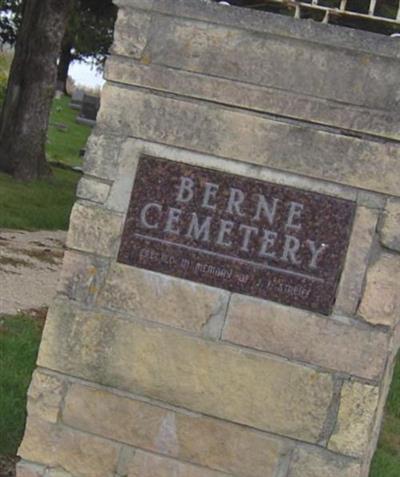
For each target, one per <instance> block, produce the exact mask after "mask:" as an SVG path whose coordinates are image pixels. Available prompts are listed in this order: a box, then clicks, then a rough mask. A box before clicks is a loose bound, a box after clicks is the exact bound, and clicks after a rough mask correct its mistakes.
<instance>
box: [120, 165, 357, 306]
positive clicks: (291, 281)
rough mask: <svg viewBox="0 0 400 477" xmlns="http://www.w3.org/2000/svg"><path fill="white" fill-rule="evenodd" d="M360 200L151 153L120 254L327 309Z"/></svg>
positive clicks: (140, 263)
mask: <svg viewBox="0 0 400 477" xmlns="http://www.w3.org/2000/svg"><path fill="white" fill-rule="evenodd" d="M354 212H355V203H354V202H350V201H347V200H343V199H337V198H334V197H330V196H326V195H322V194H318V193H314V192H307V191H303V190H300V189H296V188H293V187H286V186H282V185H277V184H271V183H268V182H264V181H260V180H256V179H250V178H247V177H243V176H237V175H233V174H227V173H224V172H219V171H215V170H211V169H205V168H202V167H195V166H191V165H188V164H184V163H178V162H173V161H170V160H165V159H158V158H153V157H148V156H144V157H142V158H141V159H140V161H139V164H138V169H137V173H136V179H135V184H134V187H133V191H132V196H131V202H130V205H129V210H128V214H127V218H126V223H125V228H124V231H123V235H122V242H121V248H120V251H119V256H118V261H119V262H120V263H124V264H127V265H134V266H136V267H139V268H145V269H148V270H153V271H157V272H161V273H165V274H168V275H173V276H175V277H181V278H185V279H187V280H192V281H196V282H200V283H204V284H207V285H211V286H214V287H219V288H223V289H226V290H230V291H232V292H236V293H242V294H246V295H252V296H256V297H259V298H264V299H268V300H274V301H278V302H280V303H284V304H287V305H292V306H296V307H301V308H306V309H309V310H313V311H318V312H321V313H325V314H329V313H330V311H331V310H332V306H333V304H334V301H335V296H336V289H337V286H338V282H339V278H340V274H341V271H342V267H343V263H344V259H345V255H346V251H347V247H348V242H349V237H350V232H351V227H352V223H353V217H354Z"/></svg>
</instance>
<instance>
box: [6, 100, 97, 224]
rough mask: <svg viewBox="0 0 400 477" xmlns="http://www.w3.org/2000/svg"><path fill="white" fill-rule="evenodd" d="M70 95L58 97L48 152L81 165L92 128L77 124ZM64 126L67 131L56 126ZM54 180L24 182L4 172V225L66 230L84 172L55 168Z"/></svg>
mask: <svg viewBox="0 0 400 477" xmlns="http://www.w3.org/2000/svg"><path fill="white" fill-rule="evenodd" d="M69 102H70V99H69V98H68V97H67V96H64V97H62V98H61V99H56V100H54V104H53V108H52V113H51V119H50V128H49V142H48V145H47V155H48V159H49V160H50V161H55V162H61V163H64V164H66V165H68V166H79V165H81V164H82V159H81V158H80V157H79V151H80V149H82V148H84V147H85V145H86V142H87V138H88V136H89V134H90V131H91V129H90V128H89V127H87V126H83V125H81V124H78V123H76V121H75V117H76V115H77V113H78V112H77V111H75V110H72V109H70V107H69ZM56 124H59V125H63V126H65V127H66V129H65V131H64V130H61V129H59V128H58V127H56V126H55V125H56ZM53 172H54V176H53V178H51V179H50V180H46V181H37V182H34V183H30V184H24V183H21V182H18V181H15V180H13V179H12V178H11V177H10V176H8V175H6V174H2V173H0V212H1V213H0V228H10V229H24V230H66V229H67V228H68V221H69V215H70V211H71V208H72V205H73V203H74V200H75V190H76V185H77V183H78V181H79V179H80V173H78V172H75V171H72V170H67V169H61V168H58V167H53Z"/></svg>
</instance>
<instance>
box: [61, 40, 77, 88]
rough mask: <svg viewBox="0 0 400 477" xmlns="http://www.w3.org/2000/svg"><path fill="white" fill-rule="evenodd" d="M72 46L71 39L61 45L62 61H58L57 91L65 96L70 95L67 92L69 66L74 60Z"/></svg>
mask: <svg viewBox="0 0 400 477" xmlns="http://www.w3.org/2000/svg"><path fill="white" fill-rule="evenodd" d="M71 50H72V44H71V42H70V41H69V39H65V38H64V40H63V42H62V45H61V53H60V59H59V61H58V67H57V91H62V92H63V93H64V94H68V91H67V80H68V71H69V65H70V64H71V62H72V60H73V59H74V57H73V55H72V53H71Z"/></svg>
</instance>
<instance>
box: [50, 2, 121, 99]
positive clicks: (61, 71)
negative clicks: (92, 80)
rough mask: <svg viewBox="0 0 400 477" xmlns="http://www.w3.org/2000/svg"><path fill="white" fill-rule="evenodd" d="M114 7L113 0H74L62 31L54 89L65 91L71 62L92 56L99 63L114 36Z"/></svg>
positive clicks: (115, 13)
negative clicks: (66, 23) (55, 86)
mask: <svg viewBox="0 0 400 477" xmlns="http://www.w3.org/2000/svg"><path fill="white" fill-rule="evenodd" d="M116 15H117V8H116V6H115V5H114V4H113V3H112V0H75V2H74V8H73V10H72V14H71V16H70V19H69V22H68V26H67V30H66V32H65V35H64V38H63V41H62V45H61V53H60V60H59V63H58V71H57V89H59V90H60V91H63V92H64V93H67V90H66V83H67V78H68V71H69V67H70V64H71V63H72V61H74V60H78V61H85V60H87V59H88V58H90V60H92V61H93V60H94V61H95V63H97V65H102V64H103V63H104V60H105V58H106V55H107V53H108V50H109V48H110V46H111V43H112V39H113V30H114V23H115V19H116Z"/></svg>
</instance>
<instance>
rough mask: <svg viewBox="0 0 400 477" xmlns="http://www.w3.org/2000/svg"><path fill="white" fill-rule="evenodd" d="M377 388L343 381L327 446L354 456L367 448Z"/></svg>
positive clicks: (361, 453)
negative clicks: (337, 410) (338, 405)
mask: <svg viewBox="0 0 400 477" xmlns="http://www.w3.org/2000/svg"><path fill="white" fill-rule="evenodd" d="M378 397H379V389H378V388H377V387H376V386H369V385H367V384H362V383H358V382H352V381H350V382H346V383H345V384H344V385H343V389H342V394H341V401H340V407H339V414H338V419H337V422H336V427H335V430H334V432H333V434H332V437H331V439H330V441H329V449H331V450H333V451H335V452H339V453H341V454H346V455H350V456H354V457H361V456H362V455H363V454H364V453H365V452H366V450H367V447H368V442H369V440H370V438H371V431H372V425H373V422H374V416H375V412H376V409H377V405H378Z"/></svg>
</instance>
